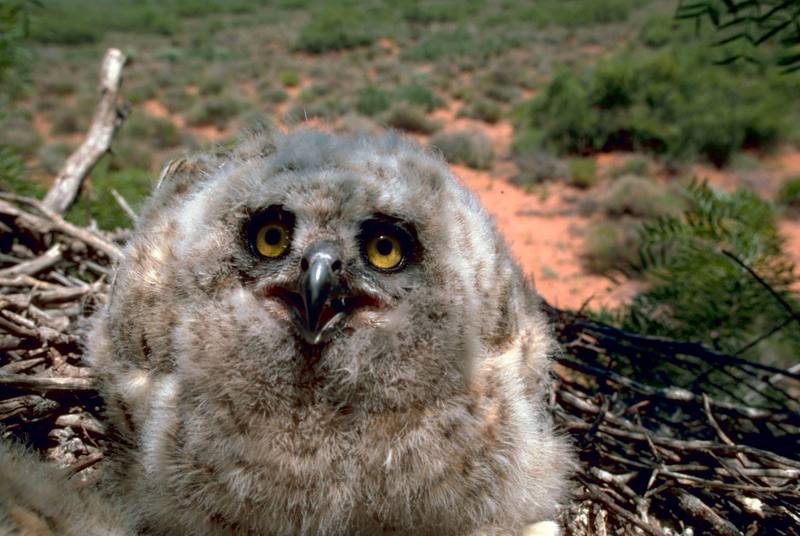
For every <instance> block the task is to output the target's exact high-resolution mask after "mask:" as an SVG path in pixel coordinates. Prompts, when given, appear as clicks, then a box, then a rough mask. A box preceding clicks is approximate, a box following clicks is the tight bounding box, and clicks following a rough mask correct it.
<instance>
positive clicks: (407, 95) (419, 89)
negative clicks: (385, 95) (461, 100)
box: [396, 84, 443, 112]
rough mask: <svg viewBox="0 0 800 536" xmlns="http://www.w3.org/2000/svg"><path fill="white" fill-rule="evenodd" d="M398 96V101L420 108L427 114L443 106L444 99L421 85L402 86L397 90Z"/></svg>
mask: <svg viewBox="0 0 800 536" xmlns="http://www.w3.org/2000/svg"><path fill="white" fill-rule="evenodd" d="M396 96H397V98H398V99H400V100H404V101H406V102H409V103H411V104H414V105H416V106H419V107H420V108H423V109H424V110H425V111H427V112H432V111H433V110H435V109H436V108H439V107H440V106H441V105H442V104H443V103H442V99H440V98H439V97H438V96H437V95H436V93H434V92H433V91H432V90H431V89H430V88H428V87H426V86H423V85H420V84H409V85H407V86H401V87H399V88H398V89H397V93H396Z"/></svg>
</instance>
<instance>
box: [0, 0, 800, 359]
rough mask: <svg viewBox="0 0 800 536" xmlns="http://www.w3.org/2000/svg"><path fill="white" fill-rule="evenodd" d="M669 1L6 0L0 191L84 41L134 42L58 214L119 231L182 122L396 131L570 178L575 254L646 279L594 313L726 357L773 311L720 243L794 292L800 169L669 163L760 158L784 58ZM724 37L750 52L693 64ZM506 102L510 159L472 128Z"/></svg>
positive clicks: (786, 94)
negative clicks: (726, 188) (94, 157)
mask: <svg viewBox="0 0 800 536" xmlns="http://www.w3.org/2000/svg"><path fill="white" fill-rule="evenodd" d="M676 3H677V2H676V1H675V0H605V1H601V0H538V1H537V2H524V1H522V0H504V1H500V2H489V1H487V0H393V1H389V0H364V1H358V2H357V1H355V0H344V1H342V2H335V3H334V2H323V1H322V0H276V1H268V0H161V1H159V2H155V0H119V1H117V2H108V1H106V0H47V1H44V0H42V1H39V2H36V1H25V0H7V1H6V2H2V3H0V25H1V28H2V33H0V104H2V106H0V187H2V188H10V189H12V190H14V191H18V192H21V193H25V194H34V195H42V194H43V193H44V186H43V183H44V182H45V181H44V180H43V179H44V177H50V176H52V175H53V174H54V173H55V172H56V171H57V170H58V167H59V166H60V165H61V163H62V162H63V160H64V158H65V157H66V155H67V154H68V152H69V150H70V149H71V148H72V147H74V146H75V145H76V144H77V141H78V140H77V137H78V136H79V135H80V134H81V133H83V131H84V130H85V128H86V127H87V126H88V124H89V121H90V118H91V114H92V111H93V109H94V106H95V104H96V102H97V96H96V87H95V84H96V75H97V67H98V61H99V59H100V58H101V57H102V52H103V50H104V49H105V48H106V47H107V46H112V45H113V46H119V47H121V48H123V49H124V51H125V52H126V54H128V55H129V56H130V57H131V58H132V61H131V62H130V64H129V65H128V66H127V67H126V76H125V85H124V86H123V93H124V95H125V97H126V99H127V100H129V101H130V102H131V103H132V105H133V106H132V112H131V114H130V115H129V117H128V119H127V121H126V123H125V124H124V125H123V128H122V129H121V130H120V131H119V133H118V134H117V137H116V139H115V140H114V143H113V147H112V152H111V154H109V155H107V156H106V157H105V158H104V159H103V160H102V161H101V163H100V164H99V165H98V166H97V168H96V169H95V170H94V171H93V173H92V175H91V177H90V179H89V181H88V182H87V184H86V190H85V192H84V193H83V194H82V196H81V198H80V201H79V203H78V204H77V205H76V206H75V207H73V209H72V210H71V211H70V213H69V214H68V218H69V219H70V220H72V221H74V222H77V223H80V224H86V223H89V222H91V221H96V222H97V223H98V225H99V226H101V227H102V228H105V229H112V228H114V227H118V226H128V225H130V223H131V222H129V221H128V218H127V216H126V215H125V214H124V213H123V212H122V211H121V210H120V209H119V207H118V206H117V203H116V201H115V200H114V199H113V197H112V195H111V191H112V189H114V190H116V191H118V192H119V193H120V194H121V195H122V196H123V197H125V199H126V200H127V201H128V202H129V203H130V204H131V205H132V206H133V207H134V208H138V207H139V206H140V204H141V202H142V200H143V199H144V198H145V197H146V195H147V194H148V192H149V191H150V188H151V184H152V180H153V177H154V176H155V172H156V170H157V168H158V166H159V165H161V164H162V163H163V162H164V161H166V160H168V159H169V158H171V157H173V156H175V155H176V154H177V153H178V152H180V151H183V150H187V149H188V150H192V149H195V148H197V147H198V145H197V143H198V142H197V141H195V140H200V142H203V141H205V142H212V141H213V143H220V144H223V145H224V144H227V143H229V142H230V137H231V136H232V135H233V133H234V132H235V130H236V128H237V127H240V126H247V124H249V123H250V122H252V121H261V120H263V121H270V120H272V119H274V120H275V121H283V122H284V124H285V125H293V124H296V123H300V122H303V121H306V120H308V119H314V118H320V119H322V120H325V121H330V122H332V123H333V128H335V129H337V130H340V131H346V132H357V133H363V132H372V131H374V130H375V129H376V128H378V126H379V125H380V126H384V127H391V128H397V129H401V130H405V131H407V132H410V133H413V134H414V136H415V137H419V138H422V139H423V140H424V141H425V142H427V143H428V144H429V145H431V146H433V147H436V148H437V149H438V150H440V151H441V152H442V154H443V155H444V157H445V158H447V159H448V160H449V161H450V162H455V163H459V164H463V165H466V166H470V167H473V168H476V169H493V170H499V169H501V167H502V168H503V169H504V170H505V169H513V168H506V167H504V166H505V164H508V162H507V160H508V159H509V158H513V159H514V161H515V163H516V165H517V166H516V169H517V173H516V176H515V177H513V179H512V180H513V181H514V182H515V183H516V184H518V185H520V186H522V187H523V188H526V189H535V190H536V191H537V192H541V193H542V195H547V194H546V192H547V189H548V186H547V183H549V182H552V181H560V182H563V183H565V184H567V185H569V186H570V187H571V188H567V189H566V190H567V191H568V192H570V194H569V195H574V196H575V197H576V199H577V200H578V201H576V202H575V204H576V206H577V209H578V211H579V212H580V214H581V215H582V216H584V217H587V218H591V219H592V220H591V221H592V223H591V224H590V225H588V226H587V231H586V235H585V236H584V238H585V250H584V251H583V254H582V262H583V263H584V265H585V268H586V269H588V270H589V271H591V272H593V273H599V274H606V275H609V276H611V277H618V278H619V277H625V278H636V279H637V280H638V281H639V282H640V283H641V284H642V288H643V289H644V290H643V291H642V292H641V293H640V294H639V295H638V296H637V297H636V299H635V300H634V302H633V304H632V305H631V306H630V307H628V308H624V309H621V310H619V311H616V312H614V313H608V312H605V313H603V318H605V319H606V320H608V321H610V322H614V323H616V324H618V325H622V326H624V327H627V328H630V329H635V330H638V331H643V332H646V333H652V334H657V335H668V336H676V337H684V338H691V339H696V340H703V341H704V342H707V343H708V344H711V345H714V346H716V347H718V348H721V349H724V350H725V351H735V350H737V349H741V348H742V347H743V346H745V345H746V344H747V343H748V341H752V340H753V337H757V336H758V335H759V334H760V333H763V330H769V329H771V327H772V326H771V324H772V323H773V322H774V321H777V322H778V323H780V322H783V321H784V320H783V319H784V318H785V314H784V312H783V311H781V309H780V307H779V306H777V305H776V303H777V302H776V301H775V300H772V301H770V299H769V295H768V293H767V292H765V289H764V288H763V286H760V285H759V284H758V283H757V282H756V280H755V279H754V278H753V277H752V276H750V275H749V274H748V273H747V272H746V270H742V269H741V267H738V268H737V266H738V265H737V264H736V263H735V262H732V261H731V259H730V258H729V257H726V256H724V255H723V254H722V253H721V251H722V250H723V249H724V250H726V251H730V252H732V253H733V254H734V255H735V256H736V257H737V258H740V259H742V261H743V262H745V263H746V264H747V265H748V266H752V267H753V269H754V270H756V272H758V273H759V275H760V276H762V277H763V278H764V280H765V281H767V282H768V283H769V284H770V285H774V288H775V289H777V291H778V292H779V293H780V294H781V296H784V297H785V298H786V300H788V301H789V302H790V303H792V304H794V301H792V300H796V298H795V297H793V295H791V292H790V290H789V288H790V286H789V282H788V281H789V278H790V275H791V274H790V273H789V272H788V271H787V269H786V267H785V264H784V263H785V256H783V254H782V253H780V251H781V247H782V244H781V243H780V240H778V239H777V238H776V237H777V234H776V231H775V217H776V215H777V214H779V213H780V214H784V215H786V216H788V217H797V216H798V215H799V214H800V180H798V179H797V177H791V176H789V177H779V179H781V180H782V185H781V186H780V187H779V188H777V190H778V191H777V193H776V194H775V205H774V206H773V205H771V204H769V203H766V202H764V201H761V200H760V199H758V197H757V196H755V195H754V194H748V193H744V192H738V193H736V194H722V193H719V192H715V191H713V190H711V189H709V188H708V187H701V186H699V185H695V186H693V187H691V188H689V189H686V190H681V189H680V188H679V187H676V183H677V182H679V181H678V180H676V179H677V178H678V177H680V176H681V175H682V174H683V170H685V167H686V166H689V165H692V164H695V163H697V162H701V161H710V162H712V163H714V164H717V165H721V166H725V165H727V166H729V167H730V170H729V171H732V172H737V173H742V174H745V173H750V174H755V173H762V172H763V169H764V162H763V153H764V152H766V151H769V150H771V149H772V148H773V147H775V146H777V145H782V144H786V143H787V142H788V143H798V142H800V101H798V100H797V90H796V88H797V78H796V77H791V76H787V75H783V74H781V73H780V72H779V70H777V69H771V68H769V65H770V64H777V63H780V61H781V58H782V57H784V56H785V53H786V49H785V48H784V47H782V46H780V45H781V44H780V43H776V44H777V46H762V47H758V49H757V51H756V52H757V54H756V52H753V50H751V49H753V47H752V46H751V45H749V44H743V45H742V47H743V48H742V47H740V45H739V43H737V42H734V43H730V44H725V45H722V46H721V47H717V48H714V47H713V43H714V42H715V41H718V40H720V39H723V38H724V37H725V36H727V35H728V34H725V35H722V34H719V33H717V32H716V31H715V29H714V28H713V27H711V26H713V24H712V25H711V26H709V25H708V24H707V23H706V22H705V21H707V20H709V19H708V17H710V14H709V12H708V11H706V12H704V13H700V14H698V17H699V18H702V19H703V21H704V22H703V24H702V25H701V27H700V29H699V30H698V29H697V28H696V27H695V26H694V25H693V24H691V23H685V22H681V21H676V20H675V18H674V14H675V8H676ZM760 3H761V2H760V1H759V0H756V2H754V4H760ZM701 4H707V5H712V4H713V5H716V6H720V5H721V4H720V3H719V2H717V1H716V0H713V1H712V0H698V2H697V3H696V5H701ZM719 13H720V16H722V15H723V10H722V8H719ZM683 14H685V13H683ZM720 20H722V19H720ZM712 23H713V21H712ZM28 29H29V30H30V31H29V35H30V39H32V41H30V45H29V47H25V46H21V44H22V43H23V40H24V39H25V35H26V32H27V31H28ZM787 31H788V30H787ZM778 34H780V32H777V33H776V35H778ZM761 35H762V37H763V34H761ZM787 35H788V34H787ZM784 37H786V36H784ZM770 40H771V39H767V40H766V41H770ZM745 45H746V46H745ZM737 47H738V48H737ZM28 48H29V49H30V53H31V54H35V58H36V61H35V62H31V61H29V59H28V58H29V57H30V56H31V54H29V51H28ZM745 49H747V53H748V54H750V55H751V56H753V57H754V58H755V59H757V60H759V61H757V62H755V63H745V62H736V63H734V64H730V65H717V64H715V60H718V59H720V58H722V57H723V56H724V55H725V54H729V53H731V52H732V53H734V54H735V53H737V52H738V51H740V50H745ZM762 60H764V61H762ZM28 64H29V65H30V69H27V68H26V65H28ZM31 82H32V84H31ZM6 104H7V105H6ZM164 108H166V111H168V112H169V114H166V113H165V111H164ZM437 111H438V112H439V113H436V114H435V115H434V112H437ZM451 115H455V116H456V117H457V118H458V119H457V120H456V123H457V127H458V128H457V129H456V130H452V129H451V128H445V129H444V130H443V131H442V132H439V131H440V130H441V129H442V126H443V125H442V123H441V122H440V121H439V120H437V119H436V118H442V117H450V116H451ZM259 118H260V119H259ZM509 120H510V121H513V123H514V142H513V147H511V150H510V152H511V155H509V154H508V152H507V151H505V150H499V151H498V154H495V153H494V151H493V148H492V143H491V142H490V140H489V138H488V137H487V136H486V135H485V134H482V133H481V130H482V128H481V127H482V126H483V127H486V125H481V123H484V124H497V128H498V131H499V132H502V129H503V128H507V127H508V126H509V125H508V124H507V122H508V121H509ZM209 126H211V127H214V128H208V127H209ZM34 127H35V128H34ZM493 139H494V135H493ZM610 150H624V151H632V153H631V154H630V155H629V156H626V157H625V159H624V161H621V163H619V164H615V165H613V166H611V167H608V166H604V165H598V163H597V160H596V158H595V153H599V152H603V151H610ZM742 150H746V152H742ZM26 166H27V167H28V168H29V169H26ZM676 171H677V172H678V173H676ZM656 176H657V177H658V178H657V179H656ZM30 177H35V178H36V180H32V179H31V178H30ZM579 190H583V191H579ZM772 191H773V190H770V192H772ZM779 211H782V212H779ZM748 237H749V238H748ZM726 263H727V264H726ZM550 272H551V274H553V272H552V270H551V271H550ZM695 272H699V275H692V274H694V273H695ZM551 276H553V275H551ZM754 282H755V283H754ZM795 331H796V330H795ZM793 337H794V335H792V334H789V333H788V330H781V331H779V332H778V335H776V336H775V337H770V338H769V339H768V340H767V341H764V342H760V343H758V344H757V345H756V347H755V348H754V349H752V350H747V351H746V352H745V355H749V356H752V357H756V358H760V359H769V360H772V361H779V360H780V359H782V358H783V357H785V356H788V355H789V354H790V351H795V354H796V352H797V351H799V350H800V346H797V343H796V341H795V340H794V338H793ZM792 349H794V350H792ZM768 352H772V353H771V354H770V357H769V358H767V357H765V356H766V355H767V353H768Z"/></svg>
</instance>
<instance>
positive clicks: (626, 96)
mask: <svg viewBox="0 0 800 536" xmlns="http://www.w3.org/2000/svg"><path fill="white" fill-rule="evenodd" d="M670 25H671V23H670V21H669V20H668V19H663V18H660V19H653V21H651V22H650V23H649V25H648V26H646V27H645V31H644V32H643V34H642V35H643V37H642V39H643V40H644V41H645V43H649V44H656V47H655V48H654V49H647V48H645V49H642V48H641V47H631V48H627V49H623V50H621V51H619V52H617V53H615V54H614V55H612V56H611V57H610V58H608V59H607V60H603V61H601V62H600V63H599V64H598V65H597V66H596V67H595V68H592V69H590V70H584V71H575V70H562V71H560V72H558V73H557V74H556V75H555V76H554V77H553V79H552V81H550V82H549V83H548V84H547V86H546V87H545V88H544V90H543V91H542V93H541V95H539V96H537V98H535V99H533V100H532V101H531V102H530V104H529V105H526V106H525V107H524V108H523V110H522V112H521V114H520V115H521V116H520V121H519V123H520V132H519V133H518V135H517V143H518V145H520V146H525V145H530V146H534V147H535V146H549V147H552V148H553V149H555V150H557V151H560V152H563V153H577V154H591V153H594V152H598V151H609V150H628V151H630V150H637V151H644V152H648V153H652V154H655V155H659V156H662V157H663V158H664V159H665V160H666V161H667V162H668V163H669V162H677V161H690V160H693V159H696V158H697V157H700V156H702V157H705V158H707V159H708V160H710V161H711V162H713V163H714V164H717V165H723V164H725V163H727V162H728V161H729V160H730V158H731V157H732V155H733V154H734V153H736V152H737V151H739V150H741V149H743V148H754V149H761V150H768V149H770V148H771V147H773V146H774V145H775V144H776V143H777V142H778V141H780V140H787V139H789V140H797V139H798V137H797V136H798V132H800V131H798V126H797V125H798V124H800V102H798V101H797V99H796V98H795V97H796V92H797V84H796V81H795V80H793V79H792V78H789V77H786V76H782V75H781V74H780V73H778V72H775V71H774V70H764V69H761V68H759V67H758V66H754V65H750V64H747V65H745V64H737V65H725V66H719V65H714V64H712V63H711V61H710V60H709V57H708V56H709V53H708V44H707V40H706V39H704V38H703V37H702V36H699V37H697V38H696V39H695V40H694V41H692V38H691V37H687V36H686V35H685V34H682V33H681V32H680V31H678V32H674V33H672V34H669V35H667V32H666V31H664V33H663V34H662V33H659V31H660V30H659V29H666V28H669V27H671V26H670ZM654 34H656V35H658V36H659V37H658V38H655V37H654ZM676 34H677V36H676Z"/></svg>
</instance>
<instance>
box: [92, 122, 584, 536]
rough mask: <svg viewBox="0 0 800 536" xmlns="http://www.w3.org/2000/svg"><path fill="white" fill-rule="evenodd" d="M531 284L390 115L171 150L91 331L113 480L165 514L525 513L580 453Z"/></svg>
mask: <svg viewBox="0 0 800 536" xmlns="http://www.w3.org/2000/svg"><path fill="white" fill-rule="evenodd" d="M538 302H539V299H538V297H537V295H536V294H535V292H534V291H533V290H532V289H531V287H530V286H529V285H528V283H526V280H525V278H524V276H523V274H522V273H521V271H520V268H519V267H518V266H517V264H516V263H515V261H514V260H513V259H512V257H511V256H510V254H509V251H508V248H507V247H506V245H505V243H504V241H503V239H502V238H501V236H500V234H499V233H498V231H497V229H496V228H495V226H494V225H493V222H492V220H491V218H490V217H489V216H488V215H487V213H486V212H485V210H484V209H483V208H482V207H481V205H480V204H479V203H478V201H477V200H476V198H475V196H474V195H472V194H471V193H470V192H469V191H468V190H467V189H466V188H465V187H463V186H462V185H461V184H459V182H458V181H457V180H456V179H455V178H454V176H453V175H452V173H451V171H450V170H449V169H448V167H447V165H446V164H445V163H444V162H443V160H442V159H441V158H440V157H439V156H438V155H435V154H430V153H428V152H425V151H423V150H422V149H420V148H418V147H417V146H416V145H414V144H413V143H412V142H409V141H405V140H403V139H401V138H400V137H398V136H395V135H386V136H383V137H379V138H377V139H372V138H369V139H365V138H347V137H337V136H334V135H329V134H324V133H320V132H315V131H299V132H295V133H290V134H277V135H270V136H267V135H263V136H255V137H253V138H252V139H250V140H249V141H248V142H247V143H245V144H243V145H242V146H241V147H239V148H238V149H236V150H234V151H232V152H230V153H227V154H218V155H203V156H198V157H195V158H187V159H182V160H178V161H176V162H174V163H173V164H171V165H170V166H168V167H167V168H166V169H165V171H164V172H163V174H162V179H161V181H160V184H159V186H158V187H157V189H156V191H155V193H154V194H153V197H152V199H151V200H150V202H149V205H148V207H147V208H146V209H145V211H144V212H143V214H142V215H141V217H140V221H139V224H138V230H137V231H136V233H135V236H134V238H133V239H132V241H131V242H130V244H129V246H128V247H127V250H126V254H125V258H124V260H123V261H122V262H121V264H120V266H119V269H118V271H117V273H116V277H115V280H114V284H113V289H112V293H111V296H110V299H109V303H108V305H107V307H106V308H105V310H103V311H102V312H101V313H100V314H99V315H98V317H97V319H96V323H95V326H94V330H93V334H92V336H91V341H90V353H91V356H92V359H93V363H94V365H95V367H96V369H97V371H98V374H99V376H100V378H101V385H102V390H103V394H104V396H105V398H106V400H107V403H108V408H109V409H108V411H109V416H110V417H111V420H112V421H113V424H114V426H115V427H116V431H117V433H118V434H119V436H120V438H121V442H122V444H123V445H124V448H122V449H120V450H121V451H120V452H118V453H116V454H115V456H116V457H117V459H118V460H120V461H119V462H118V463H117V466H116V467H115V468H114V471H113V474H114V476H113V477H112V481H113V482H114V484H113V488H112V489H113V490H114V493H115V494H116V495H120V496H124V497H129V498H130V499H129V500H128V501H127V502H128V504H133V505H135V508H136V510H137V512H136V514H137V516H138V518H139V520H140V521H139V523H140V529H141V530H146V531H147V532H148V533H156V534H166V533H170V534H172V533H175V534H178V533H180V534H250V533H252V534H276V535H284V534H286V535H289V534H323V535H339V534H342V535H344V534H370V535H371V534H436V535H440V534H441V535H445V534H459V535H464V534H517V533H519V532H520V531H521V530H522V529H523V527H524V526H525V525H526V524H527V523H529V522H532V521H538V520H543V519H550V518H552V517H553V516H554V514H555V510H556V507H557V505H558V504H559V501H561V500H562V498H563V496H564V492H565V487H566V484H565V482H566V478H567V477H566V476H565V475H566V472H567V471H568V469H569V467H570V465H571V456H570V451H569V448H568V447H567V446H566V444H565V442H564V441H563V440H562V439H561V438H560V437H559V436H558V435H557V434H556V433H555V432H554V431H553V428H552V425H551V420H550V418H549V416H548V414H547V410H546V404H545V402H544V398H545V396H546V395H547V394H548V390H549V380H548V375H549V367H550V365H549V354H550V353H551V352H552V351H553V350H554V345H555V343H554V339H553V337H552V335H551V332H550V329H549V327H548V325H547V323H546V321H545V319H544V317H543V315H542V313H541V312H540V311H539V309H538Z"/></svg>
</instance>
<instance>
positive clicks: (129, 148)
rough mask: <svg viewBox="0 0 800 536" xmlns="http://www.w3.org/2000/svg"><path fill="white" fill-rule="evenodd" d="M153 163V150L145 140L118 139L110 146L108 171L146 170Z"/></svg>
mask: <svg viewBox="0 0 800 536" xmlns="http://www.w3.org/2000/svg"><path fill="white" fill-rule="evenodd" d="M152 163H153V148H152V147H151V146H150V145H149V144H148V143H147V140H135V139H130V138H127V139H126V138H120V139H117V140H114V141H113V142H112V144H111V158H110V159H109V160H108V170H109V171H121V170H125V169H137V170H148V169H150V167H151V165H152Z"/></svg>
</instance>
